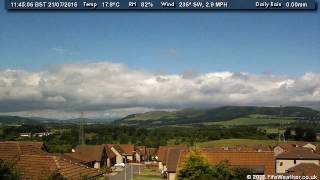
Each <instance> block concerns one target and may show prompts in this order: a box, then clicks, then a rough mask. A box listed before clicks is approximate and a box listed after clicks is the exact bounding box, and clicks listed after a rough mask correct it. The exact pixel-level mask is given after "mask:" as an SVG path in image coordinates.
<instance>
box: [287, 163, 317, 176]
mask: <svg viewBox="0 0 320 180" xmlns="http://www.w3.org/2000/svg"><path fill="white" fill-rule="evenodd" d="M285 175H295V176H302V175H303V176H313V175H316V176H317V177H320V166H319V165H316V164H314V163H301V164H298V165H296V166H294V167H292V168H290V169H288V170H287V173H285Z"/></svg>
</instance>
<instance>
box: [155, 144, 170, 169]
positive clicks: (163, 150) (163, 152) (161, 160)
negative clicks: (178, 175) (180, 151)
mask: <svg viewBox="0 0 320 180" xmlns="http://www.w3.org/2000/svg"><path fill="white" fill-rule="evenodd" d="M168 148H169V147H167V146H160V147H159V150H158V154H157V156H156V159H157V161H158V166H159V170H160V171H161V172H162V171H165V170H166V169H165V166H164V164H165V163H166V157H167V151H168Z"/></svg>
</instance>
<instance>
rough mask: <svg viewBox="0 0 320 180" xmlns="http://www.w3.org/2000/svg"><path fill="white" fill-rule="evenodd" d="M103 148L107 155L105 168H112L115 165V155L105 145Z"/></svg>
mask: <svg viewBox="0 0 320 180" xmlns="http://www.w3.org/2000/svg"><path fill="white" fill-rule="evenodd" d="M103 146H104V148H105V149H106V153H107V166H108V167H111V166H114V165H115V164H116V163H117V154H116V153H114V152H113V151H112V150H111V148H110V147H109V146H107V145H103Z"/></svg>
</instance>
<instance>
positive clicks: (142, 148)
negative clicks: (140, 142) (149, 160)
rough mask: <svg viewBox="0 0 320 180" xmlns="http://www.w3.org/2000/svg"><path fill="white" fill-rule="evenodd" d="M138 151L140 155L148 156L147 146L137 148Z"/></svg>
mask: <svg viewBox="0 0 320 180" xmlns="http://www.w3.org/2000/svg"><path fill="white" fill-rule="evenodd" d="M136 151H137V152H139V153H140V155H143V156H144V155H146V154H147V148H146V146H136Z"/></svg>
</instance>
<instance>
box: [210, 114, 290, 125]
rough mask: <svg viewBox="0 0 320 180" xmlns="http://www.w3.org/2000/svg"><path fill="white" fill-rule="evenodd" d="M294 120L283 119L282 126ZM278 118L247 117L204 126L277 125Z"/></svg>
mask: <svg viewBox="0 0 320 180" xmlns="http://www.w3.org/2000/svg"><path fill="white" fill-rule="evenodd" d="M295 121H296V120H294V119H287V118H286V119H283V123H284V124H291V123H294V122H295ZM279 123H280V118H269V117H255V116H249V117H244V118H237V119H232V120H229V121H218V122H208V123H204V125H222V126H239V125H269V124H279Z"/></svg>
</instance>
